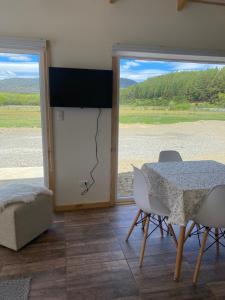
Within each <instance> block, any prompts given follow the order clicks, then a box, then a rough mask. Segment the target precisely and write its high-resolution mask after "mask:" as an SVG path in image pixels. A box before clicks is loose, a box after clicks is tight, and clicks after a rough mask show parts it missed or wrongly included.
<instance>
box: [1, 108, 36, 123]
mask: <svg viewBox="0 0 225 300" xmlns="http://www.w3.org/2000/svg"><path fill="white" fill-rule="evenodd" d="M18 127H27V128H34V127H41V115H40V107H39V106H22V105H21V106H0V128H18Z"/></svg>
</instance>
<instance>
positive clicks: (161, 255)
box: [0, 206, 225, 300]
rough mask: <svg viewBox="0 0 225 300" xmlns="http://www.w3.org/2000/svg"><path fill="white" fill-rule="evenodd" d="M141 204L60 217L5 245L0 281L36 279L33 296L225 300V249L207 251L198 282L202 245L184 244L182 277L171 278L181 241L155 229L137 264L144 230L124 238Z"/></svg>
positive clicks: (89, 299) (0, 260) (0, 257)
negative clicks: (24, 242)
mask: <svg viewBox="0 0 225 300" xmlns="http://www.w3.org/2000/svg"><path fill="white" fill-rule="evenodd" d="M135 213H136V208H135V206H117V207H114V208H110V209H94V210H86V211H78V212H71V213H65V214H61V215H57V216H56V218H55V222H54V224H53V226H52V228H51V229H50V230H49V231H48V232H46V233H44V234H43V235H41V236H40V237H39V238H38V239H36V240H35V241H33V242H32V243H30V244H29V245H28V246H27V247H25V248H24V249H22V250H21V251H19V252H18V253H15V252H13V251H10V250H8V249H6V248H3V247H1V248H0V279H4V278H18V277H26V276H31V277H32V284H31V293H30V299H41V300H45V299H52V300H53V299H54V300H59V299H60V300H64V299H71V300H80V299H82V300H86V299H87V300H92V299H93V300H94V299H101V300H108V299H117V300H119V299H124V300H125V299H126V300H136V299H225V259H224V258H225V255H224V254H225V251H223V250H224V249H221V255H220V256H219V257H218V256H217V255H216V249H215V248H214V247H212V249H210V251H209V252H207V253H206V254H205V257H204V260H203V265H202V271H201V273H200V280H199V284H198V286H197V287H193V286H192V283H191V277H192V272H193V267H194V263H195V260H196V254H197V251H198V242H197V239H196V238H194V237H193V238H191V239H189V240H188V241H187V243H186V245H185V253H184V263H183V269H182V280H181V281H180V282H174V281H173V271H174V262H175V255H176V251H175V246H174V242H173V240H172V238H171V237H169V236H165V237H164V238H163V239H162V238H160V233H159V232H156V233H154V235H153V236H152V237H151V238H150V239H149V240H148V243H147V249H146V256H145V260H144V265H143V267H142V269H140V268H139V267H138V256H139V250H140V243H141V239H142V236H143V233H142V230H141V228H136V229H135V232H134V233H133V234H132V236H131V238H130V241H129V243H126V242H124V238H125V235H126V233H127V231H128V227H129V225H130V223H131V221H132V219H133V216H134V214H135Z"/></svg>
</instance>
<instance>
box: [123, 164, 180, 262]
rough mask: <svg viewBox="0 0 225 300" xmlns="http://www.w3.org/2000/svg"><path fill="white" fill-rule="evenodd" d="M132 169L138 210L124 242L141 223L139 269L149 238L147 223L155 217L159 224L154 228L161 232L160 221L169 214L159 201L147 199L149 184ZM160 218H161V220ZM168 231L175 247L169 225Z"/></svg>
mask: <svg viewBox="0 0 225 300" xmlns="http://www.w3.org/2000/svg"><path fill="white" fill-rule="evenodd" d="M133 169H134V201H135V203H136V205H137V207H138V208H139V210H138V213H137V215H136V217H135V219H134V221H133V223H132V225H131V228H130V230H129V232H128V235H127V237H126V241H128V239H129V237H130V235H131V233H132V231H133V229H134V227H135V226H136V225H137V224H139V223H140V222H142V224H143V225H144V240H143V243H142V248H141V254H140V267H141V266H142V263H143V259H144V252H145V245H146V240H147V238H148V236H149V235H148V229H149V223H150V222H151V217H154V216H153V215H157V217H158V222H159V223H158V225H157V226H156V227H160V229H161V230H163V229H162V221H164V220H165V217H168V215H169V213H170V212H169V210H168V209H167V208H166V207H165V206H164V205H163V204H162V203H161V202H160V201H158V200H155V199H153V198H151V197H149V185H150V183H149V182H148V180H147V179H146V177H145V175H144V173H143V172H142V171H141V170H140V169H138V168H136V167H134V166H133ZM142 213H144V215H145V217H144V219H142V218H141V221H138V220H139V217H140V216H141V215H142ZM161 217H163V219H162V220H161ZM154 224H155V217H154ZM168 230H169V232H170V234H171V235H172V236H173V239H174V241H175V243H176V245H177V239H176V236H175V233H174V231H173V227H172V225H171V224H168ZM161 232H162V231H161Z"/></svg>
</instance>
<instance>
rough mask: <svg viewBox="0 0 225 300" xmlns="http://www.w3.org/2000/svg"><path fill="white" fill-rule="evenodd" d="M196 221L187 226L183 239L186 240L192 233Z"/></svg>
mask: <svg viewBox="0 0 225 300" xmlns="http://www.w3.org/2000/svg"><path fill="white" fill-rule="evenodd" d="M195 225H196V223H195V222H192V224H191V226H190V227H189V229H188V231H187V233H186V236H185V239H184V241H185V242H186V240H187V239H188V238H189V235H190V234H191V233H192V231H193V229H194V227H195Z"/></svg>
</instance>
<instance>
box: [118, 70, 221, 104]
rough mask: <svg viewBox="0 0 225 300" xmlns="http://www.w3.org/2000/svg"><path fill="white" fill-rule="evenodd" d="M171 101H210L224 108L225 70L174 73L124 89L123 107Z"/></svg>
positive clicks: (122, 95) (122, 94)
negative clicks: (125, 105)
mask: <svg viewBox="0 0 225 300" xmlns="http://www.w3.org/2000/svg"><path fill="white" fill-rule="evenodd" d="M171 101H173V102H175V103H187V104H188V103H191V102H194V103H201V102H207V103H209V104H217V105H220V106H223V107H225V67H224V68H222V69H218V68H214V69H208V70H205V71H185V72H174V73H170V74H166V75H162V76H158V77H154V78H149V79H147V80H145V81H144V82H142V83H138V84H136V85H134V86H130V87H128V88H126V89H121V103H122V104H136V105H147V106H148V105H149V106H154V105H155V106H157V105H159V106H160V105H167V104H168V103H169V102H171Z"/></svg>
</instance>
